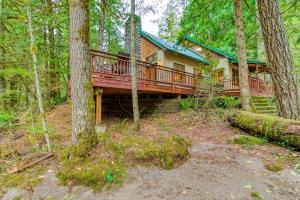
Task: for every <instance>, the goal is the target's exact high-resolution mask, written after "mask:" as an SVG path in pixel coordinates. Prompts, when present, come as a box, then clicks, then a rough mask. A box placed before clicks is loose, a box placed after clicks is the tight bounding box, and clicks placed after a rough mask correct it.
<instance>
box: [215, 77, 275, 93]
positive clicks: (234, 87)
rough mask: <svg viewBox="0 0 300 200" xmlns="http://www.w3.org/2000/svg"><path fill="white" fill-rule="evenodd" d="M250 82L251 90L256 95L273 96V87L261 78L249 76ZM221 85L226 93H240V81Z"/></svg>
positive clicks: (234, 80)
mask: <svg viewBox="0 0 300 200" xmlns="http://www.w3.org/2000/svg"><path fill="white" fill-rule="evenodd" d="M248 82H249V90H250V92H251V93H255V94H259V93H262V94H267V95H272V94H273V86H272V85H271V84H269V83H267V82H265V81H263V80H261V79H259V78H254V77H251V76H249V77H248ZM219 85H223V86H224V90H225V91H239V90H240V86H239V79H238V78H236V79H228V80H224V81H220V83H219Z"/></svg>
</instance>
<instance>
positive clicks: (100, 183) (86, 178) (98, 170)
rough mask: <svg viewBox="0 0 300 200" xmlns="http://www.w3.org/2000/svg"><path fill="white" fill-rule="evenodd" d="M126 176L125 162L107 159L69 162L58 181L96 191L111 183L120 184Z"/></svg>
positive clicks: (59, 173)
mask: <svg viewBox="0 0 300 200" xmlns="http://www.w3.org/2000/svg"><path fill="white" fill-rule="evenodd" d="M124 175H125V165H124V162H122V161H111V160H107V159H98V160H89V159H87V160H85V161H83V162H68V163H65V165H64V167H63V169H61V170H60V171H59V172H58V173H57V177H58V179H59V180H60V182H61V183H62V184H64V185H67V184H68V182H69V181H74V182H75V184H76V185H83V186H88V187H92V188H93V189H94V190H99V189H101V188H102V187H104V186H105V185H109V184H111V183H115V184H120V183H122V180H123V179H122V177H123V176H124Z"/></svg>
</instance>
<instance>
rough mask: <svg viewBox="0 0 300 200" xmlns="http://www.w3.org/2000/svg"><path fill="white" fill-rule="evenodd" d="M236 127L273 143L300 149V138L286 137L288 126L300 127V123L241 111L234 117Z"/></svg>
mask: <svg viewBox="0 0 300 200" xmlns="http://www.w3.org/2000/svg"><path fill="white" fill-rule="evenodd" d="M234 119H235V125H237V126H238V127H240V128H242V129H244V130H247V131H251V132H253V133H255V134H259V135H261V136H263V137H266V138H269V139H271V140H273V141H278V142H284V143H285V144H287V145H291V146H292V147H295V148H297V149H300V137H299V136H296V135H284V131H285V129H286V128H287V126H288V125H298V126H299V125H300V121H296V120H289V119H284V118H280V117H276V116H268V115H263V114H256V113H250V112H243V111H240V112H238V113H236V115H235V116H234Z"/></svg>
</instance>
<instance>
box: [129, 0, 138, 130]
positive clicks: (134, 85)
mask: <svg viewBox="0 0 300 200" xmlns="http://www.w3.org/2000/svg"><path fill="white" fill-rule="evenodd" d="M130 17H131V24H130V29H131V33H130V34H131V35H130V37H131V42H130V46H131V48H130V49H131V52H130V56H131V78H132V108H133V118H134V130H135V131H136V132H137V131H139V130H140V111H139V102H138V91H137V90H138V85H137V84H138V83H137V65H136V49H135V47H136V46H135V43H136V37H135V34H136V17H135V0H131V14H130Z"/></svg>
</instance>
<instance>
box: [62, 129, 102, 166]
mask: <svg viewBox="0 0 300 200" xmlns="http://www.w3.org/2000/svg"><path fill="white" fill-rule="evenodd" d="M97 143H98V140H97V135H96V134H93V135H87V134H84V135H82V136H81V137H80V144H78V145H71V146H68V147H66V148H64V149H63V150H61V151H60V152H58V154H59V160H60V161H64V160H70V159H78V158H86V157H88V156H89V151H90V150H91V149H92V148H93V147H95V146H96V145H97Z"/></svg>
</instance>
